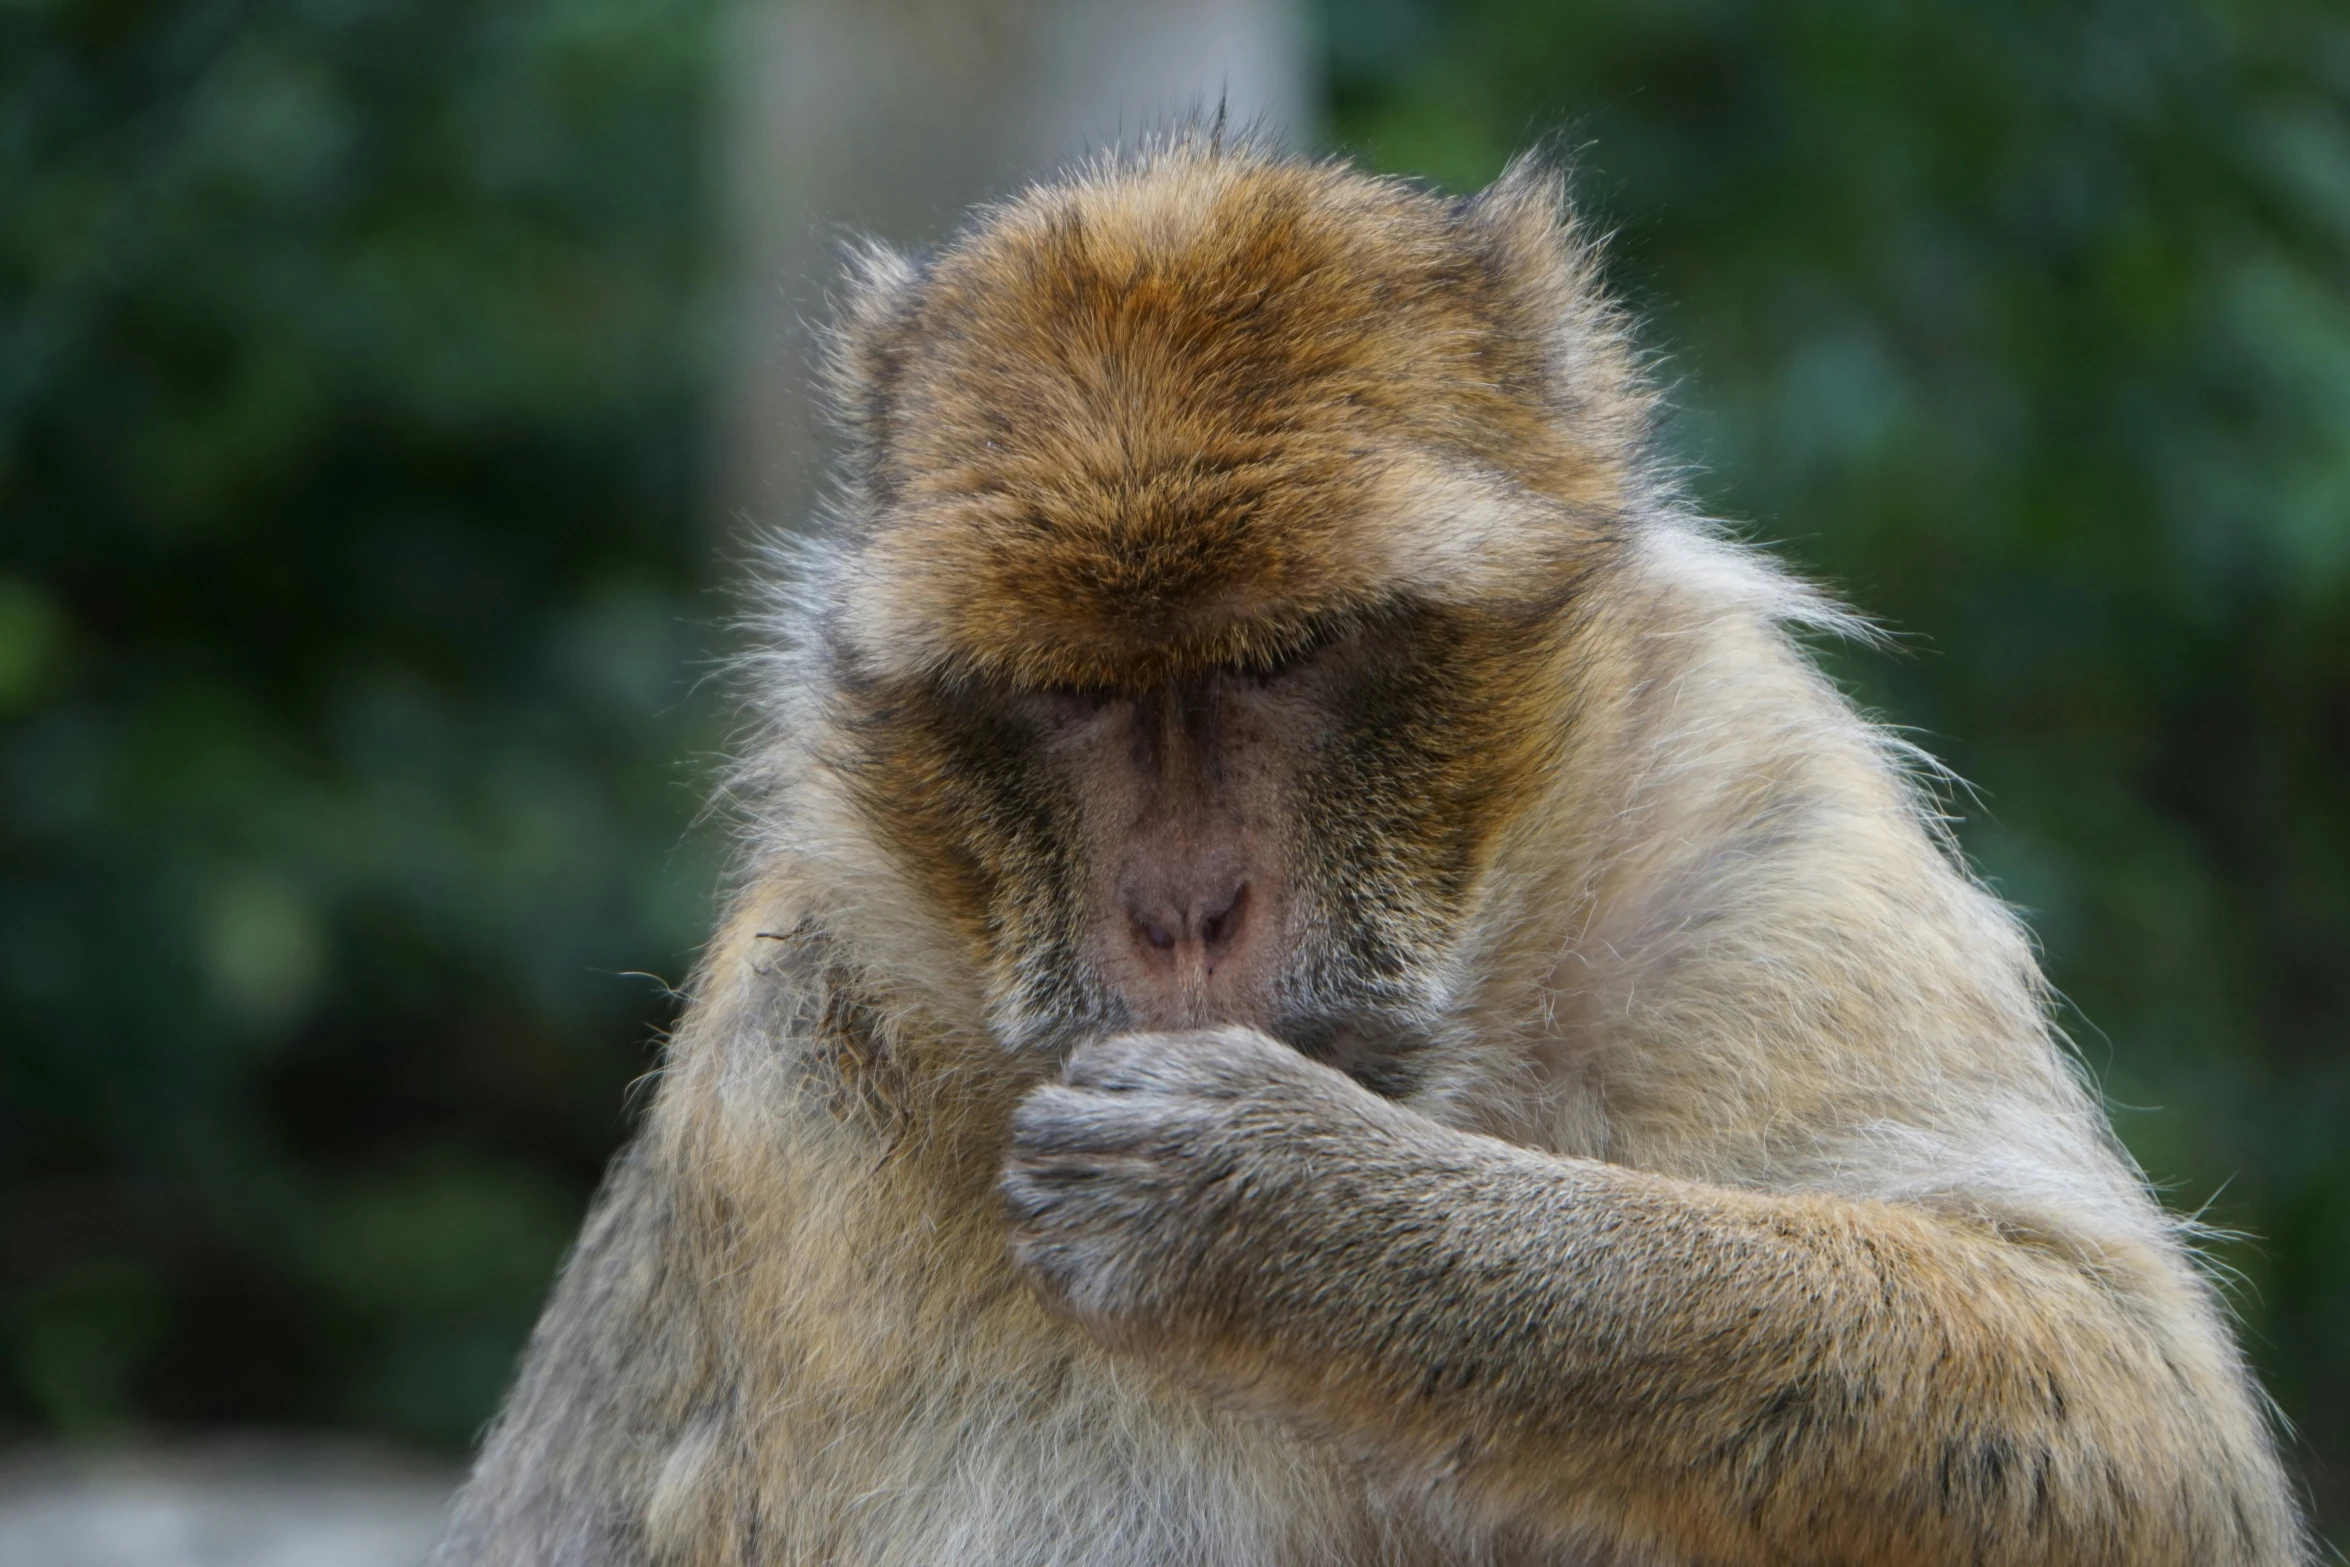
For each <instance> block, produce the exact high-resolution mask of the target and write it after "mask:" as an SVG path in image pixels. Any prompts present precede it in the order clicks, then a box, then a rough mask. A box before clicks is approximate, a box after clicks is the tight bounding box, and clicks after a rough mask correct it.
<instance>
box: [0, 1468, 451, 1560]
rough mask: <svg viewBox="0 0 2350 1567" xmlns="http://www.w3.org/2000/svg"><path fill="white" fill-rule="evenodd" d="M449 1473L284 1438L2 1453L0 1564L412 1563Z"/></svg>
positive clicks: (443, 1498) (439, 1506) (427, 1536)
mask: <svg viewBox="0 0 2350 1567" xmlns="http://www.w3.org/2000/svg"><path fill="white" fill-rule="evenodd" d="M456 1478H457V1477H456V1476H455V1475H454V1474H453V1473H451V1472H449V1471H447V1470H444V1469H441V1468H439V1467H436V1466H434V1465H431V1464H426V1463H420V1462H416V1461H413V1460H408V1459H404V1458H401V1457H398V1456H396V1455H391V1454H386V1453H383V1452H380V1451H377V1450H375V1449H371V1448H365V1447H358V1446H346V1445H341V1444H334V1443H317V1442H304V1441H299V1440H290V1439H245V1440H225V1441H214V1442H210V1443H207V1444H205V1445H204V1446H201V1447H195V1448H186V1449H140V1450H135V1451H112V1452H103V1453H81V1452H70V1451H38V1452H18V1453H9V1454H0V1567H419V1564H420V1563H421V1562H422V1561H423V1560H424V1557H425V1553H426V1552H428V1551H429V1550H431V1549H432V1546H433V1542H434V1541H435V1540H436V1539H437V1538H438V1537H439V1534H440V1527H441V1518H442V1512H443V1509H444V1508H445V1507H446V1505H447V1502H448V1498H449V1492H450V1490H451V1488H452V1487H453V1486H454V1485H455V1484H456Z"/></svg>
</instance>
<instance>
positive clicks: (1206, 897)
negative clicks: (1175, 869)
mask: <svg viewBox="0 0 2350 1567" xmlns="http://www.w3.org/2000/svg"><path fill="white" fill-rule="evenodd" d="M1126 913H1127V918H1128V919H1129V920H1130V921H1131V923H1132V925H1133V929H1134V942H1135V945H1136V946H1137V947H1139V948H1141V949H1142V953H1143V956H1144V957H1146V958H1150V959H1153V960H1155V961H1157V962H1161V963H1180V962H1182V961H1183V960H1184V959H1185V958H1187V957H1189V956H1191V955H1192V954H1193V953H1195V952H1196V953H1197V954H1198V956H1199V959H1200V960H1201V961H1203V962H1204V963H1205V964H1206V965H1207V966H1208V967H1210V968H1213V967H1214V966H1215V964H1216V961H1217V960H1218V959H1219V958H1221V957H1223V956H1224V955H1225V954H1226V953H1227V952H1229V951H1231V950H1232V947H1233V945H1234V943H1236V942H1238V941H1239V939H1240V931H1241V926H1242V924H1243V922H1244V921H1245V919H1246V916H1247V914H1248V883H1247V882H1245V881H1241V880H1237V879H1233V878H1219V879H1216V880H1212V881H1207V882H1204V883H1201V884H1199V885H1197V886H1194V887H1190V888H1180V889H1178V888H1166V889H1161V890H1159V892H1158V894H1157V895H1156V896H1149V895H1144V896H1136V895H1133V894H1129V895H1128V897H1127V900H1126Z"/></svg>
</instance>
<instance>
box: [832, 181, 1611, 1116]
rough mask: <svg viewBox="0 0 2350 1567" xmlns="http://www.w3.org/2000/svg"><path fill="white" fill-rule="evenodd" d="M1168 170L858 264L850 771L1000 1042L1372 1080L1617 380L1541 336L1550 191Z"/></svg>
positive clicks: (847, 691) (1592, 518) (1588, 546)
mask: <svg viewBox="0 0 2350 1567" xmlns="http://www.w3.org/2000/svg"><path fill="white" fill-rule="evenodd" d="M1186 168H1187V166H1186V165H1183V164H1181V162H1180V161H1179V160H1178V161H1177V162H1171V163H1168V164H1165V165H1164V166H1163V167H1161V168H1160V170H1159V171H1158V172H1156V173H1154V174H1152V175H1150V176H1149V177H1148V178H1143V179H1138V180H1136V181H1132V182H1121V183H1119V184H1118V185H1117V188H1116V190H1115V192H1114V193H1112V192H1109V191H1108V190H1107V189H1106V188H1105V190H1103V191H1100V192H1095V193H1091V194H1089V193H1088V192H1087V191H1086V190H1085V189H1079V188H1072V189H1070V190H1068V191H1065V192H1063V193H1061V194H1058V195H1052V196H1045V197H1039V198H1037V199H1036V200H1034V201H1032V202H1030V203H1028V204H1025V205H1021V206H1017V207H1014V208H1011V209H1007V210H1005V211H1003V212H1000V213H997V214H995V215H993V216H991V217H990V218H989V219H988V220H987V221H986V222H985V223H983V224H982V225H980V226H979V227H978V228H977V229H975V230H974V231H973V232H971V233H970V234H968V235H966V236H964V237H963V238H962V239H960V240H958V241H956V242H955V243H953V244H951V245H950V246H948V247H947V248H946V249H945V250H944V251H943V252H942V253H940V254H939V255H938V256H937V257H935V258H934V259H932V260H931V261H930V262H929V263H928V264H926V265H925V266H924V267H922V268H920V269H915V268H913V267H910V266H902V265H895V264H882V263H878V262H877V263H875V264H874V265H873V267H872V268H871V269H870V270H869V272H868V275H867V278H866V282H865V285H864V290H863V292H862V294H861V296H860V297H859V299H858V300H857V301H856V302H855V303H854V304H853V306H852V308H851V311H850V313H849V319H848V320H847V321H846V322H845V323H844V330H843V334H842V338H841V341H840V343H839V345H838V354H837V358H836V363H835V375H836V391H837V392H838V393H839V394H840V398H841V412H842V414H843V417H844V419H845V420H846V422H847V424H848V426H849V429H850V432H851V433H852V434H853V435H854V436H855V437H856V450H855V452H854V453H853V460H852V461H851V463H850V465H849V468H848V470H847V473H846V475H845V477H846V478H847V480H848V482H847V485H846V487H845V491H844V495H843V500H842V505H841V508H840V510H841V516H842V520H843V521H844V522H845V523H847V524H848V525H849V526H848V527H847V528H846V529H845V532H844V537H843V539H842V541H841V550H842V554H841V557H840V566H839V569H838V570H837V571H836V572H834V573H833V574H832V575H830V576H829V577H828V578H827V579H826V580H825V581H824V582H823V583H822V585H821V587H822V591H823V595H824V597H823V603H824V611H823V613H824V624H823V630H822V635H823V637H824V639H825V641H826V643H827V645H828V648H829V649H830V650H831V652H832V654H833V655H834V661H833V667H834V669H835V670H836V671H837V672H838V673H839V675H840V681H839V689H840V691H841V693H842V695H843V697H844V699H845V702H846V707H847V712H846V714H845V717H846V719H847V722H846V723H845V724H844V726H843V731H842V732H843V733H846V734H849V735H851V736H853V737H854V739H853V742H852V749H853V753H854V754H853V757H852V762H851V765H850V766H849V767H847V768H846V769H844V770H843V774H842V776H844V777H845V778H847V779H849V780H850V782H851V784H852V787H854V788H855V789H856V790H857V791H858V793H859V796H860V800H861V803H862V805H863V807H864V809H865V811H866V814H867V816H868V818H869V819H870V820H871V821H873V822H874V823H876V824H877V825H878V827H879V829H880V831H881V832H882V834H883V836H884V838H885V839H886V840H887V841H888V842H889V843H890V844H891V845H892V846H893V848H894V849H895V851H896V852H897V855H898V858H899V860H900V863H901V864H902V865H903V866H904V867H905V869H906V871H907V873H908V874H909V875H910V876H912V877H913V878H914V879H915V881H916V882H917V883H918V884H919V885H921V886H923V887H925V888H927V889H929V890H930V891H931V892H932V894H934V896H935V900H936V901H935V907H936V908H937V909H938V910H940V911H942V913H943V917H944V919H945V920H946V922H947V923H948V924H949V925H950V926H952V927H953V928H954V930H955V932H956V935H957V938H958V940H959V942H960V944H961V947H962V949H963V951H965V952H966V953H968V954H970V955H971V957H972V960H973V963H974V965H975V966H976V967H977V968H978V970H979V971H980V972H982V973H983V974H984V975H985V976H986V979H987V987H988V1000H989V1005H990V1007H991V1009H992V1012H991V1018H992V1022H993V1024H994V1026H995V1028H996V1030H997V1031H998V1032H999V1033H1000V1034H1001V1035H1003V1036H1004V1037H1005V1038H1007V1039H1008V1040H1010V1041H1013V1042H1015V1043H1019V1044H1023V1045H1049V1044H1056V1043H1059V1042H1063V1041H1067V1040H1070V1039H1073V1038H1075V1037H1077V1036H1079V1035H1082V1034H1086V1033H1090V1032H1097V1031H1101V1030H1106V1029H1119V1028H1135V1027H1145V1026H1150V1027H1178V1026H1190V1025H1200V1024H1210V1023H1219V1022H1247V1023H1253V1024H1256V1025H1259V1026H1261V1027H1265V1028H1268V1029H1269V1030H1271V1031H1273V1032H1276V1033H1278V1034H1280V1035H1281V1036H1282V1037H1284V1038H1287V1039H1289V1040H1290V1041H1291V1042H1293V1043H1295V1044H1297V1045H1298V1046H1300V1047H1301V1048H1304V1049H1307V1050H1309V1051H1313V1052H1316V1053H1319V1054H1322V1055H1324V1056H1325V1057H1327V1058H1329V1059H1332V1060H1335V1061H1338V1062H1340V1063H1341V1064H1343V1065H1346V1066H1348V1067H1350V1068H1351V1069H1353V1070H1355V1071H1356V1072H1357V1073H1358V1074H1359V1075H1362V1076H1364V1077H1366V1078H1368V1079H1371V1080H1374V1081H1383V1082H1387V1083H1391V1084H1401V1083H1405V1082H1408V1077H1409V1074H1408V1072H1407V1071H1406V1070H1405V1068H1404V1065H1403V1062H1404V1058H1405V1056H1406V1055H1408V1053H1409V1047H1410V1044H1411V1043H1412V1041H1414V1040H1415V1039H1417V1038H1419V1037H1422V1036H1423V1035H1425V1034H1426V1032H1427V1031H1428V1030H1429V1028H1430V1026H1431V1025H1432V1024H1433V1023H1434V1022H1435V1021H1436V1020H1437V1019H1438V1018H1439V1016H1440V1015H1441V1014H1442V1013H1443V1012H1444V1011H1445V1009H1446V1003H1447V1001H1448V1000H1449V991H1450V988H1451V983H1452V981H1451V978H1450V969H1451V967H1452V965H1451V961H1450V960H1451V955H1452V953H1453V952H1454V950H1455V948H1456V947H1457V946H1458V944H1459V943H1460V941H1461V939H1462V937H1463V934H1464V931H1465V930H1466V928H1467V924H1468V922H1469V920H1470V919H1471V918H1472V916H1473V912H1474V904H1475V899H1476V890H1477V888H1478V887H1479V886H1480V885H1481V878H1482V876H1483V873H1484V869H1485V865H1486V862H1487V860H1488V859H1489V858H1490V853H1491V848H1492V845H1493V844H1494V843H1495V842H1496V841H1497V839H1498V830H1499V825H1500V822H1501V820H1502V816H1503V811H1502V809H1501V808H1500V805H1501V802H1521V801H1524V800H1526V799H1528V798H1530V797H1531V796H1532V795H1533V794H1534V793H1535V792H1536V790H1535V787H1534V783H1533V775H1534V774H1535V773H1536V772H1537V771H1538V770H1539V766H1540V758H1541V755H1542V754H1543V751H1544V747H1545V746H1546V745H1547V744H1548V743H1549V737H1552V736H1554V735H1555V732H1556V730H1555V725H1556V717H1555V715H1554V714H1553V713H1552V712H1550V711H1548V710H1547V707H1546V704H1548V705H1555V703H1556V701H1557V697H1556V694H1555V693H1556V690H1557V686H1556V685H1555V683H1554V684H1552V685H1550V686H1549V687H1548V688H1547V689H1548V690H1549V691H1550V692H1551V693H1552V694H1551V695H1550V696H1548V697H1545V696H1543V695H1542V694H1541V693H1542V692H1543V690H1544V689H1545V685H1544V681H1543V679H1542V678H1541V677H1540V676H1539V675H1537V674H1536V673H1535V671H1537V670H1539V669H1540V668H1542V667H1544V654H1543V649H1544V648H1545V647H1547V646H1549V645H1551V643H1552V641H1554V640H1555V639H1552V638H1550V637H1549V628H1551V627H1553V626H1555V625H1556V624H1557V623H1558V617H1559V616H1560V615H1561V614H1563V613H1565V612H1566V608H1565V606H1567V605H1568V604H1569V603H1570V602H1571V600H1572V598H1573V596H1574V594H1575V592H1576V591H1577V584H1578V582H1579V581H1580V580H1581V574H1582V573H1583V572H1584V571H1586V570H1587V569H1588V568H1589V566H1590V563H1591V561H1592V560H1593V559H1595V558H1596V555H1595V551H1597V550H1598V549H1599V547H1600V545H1601V544H1602V543H1603V542H1604V538H1603V536H1604V535H1605V533H1606V527H1607V524H1606V519H1607V518H1608V517H1610V516H1611V515H1613V514H1614V509H1615V508H1616V506H1617V505H1618V503H1619V500H1620V498H1621V484H1620V480H1621V476H1622V469H1621V464H1620V462H1619V461H1618V458H1617V457H1616V456H1615V455H1613V454H1615V453H1617V452H1618V451H1619V450H1620V449H1621V448H1622V446H1623V444H1624V442H1623V439H1622V427H1626V426H1628V424H1629V422H1630V421H1632V420H1633V419H1634V418H1635V417H1636V415H1637V413H1638V407H1639V404H1638V399H1637V398H1636V397H1631V396H1629V395H1624V394H1621V393H1618V394H1615V396H1616V400H1615V401H1613V402H1611V401H1610V400H1609V398H1608V397H1607V396H1602V395H1600V394H1601V393H1602V392H1603V391H1605V390H1606V388H1607V387H1608V386H1611V385H1620V383H1621V380H1622V378H1621V376H1620V375H1618V374H1617V372H1616V371H1614V370H1611V369H1609V368H1608V364H1607V363H1606V362H1605V361H1606V358H1607V356H1606V355H1605V354H1604V353H1599V354H1597V355H1596V356H1595V351H1594V350H1593V348H1592V346H1591V345H1590V344H1589V343H1587V342H1582V341H1581V340H1578V341H1577V343H1576V344H1575V345H1572V349H1573V351H1572V352H1571V353H1570V352H1569V351H1568V348H1569V346H1570V345H1567V344H1566V343H1564V341H1563V340H1562V339H1561V338H1560V337H1559V335H1558V328H1559V324H1560V322H1561V320H1562V319H1563V318H1562V314H1561V312H1562V311H1563V310H1564V308H1565V302H1567V301H1569V300H1571V298H1572V297H1574V294H1575V290H1576V287H1577V284H1576V280H1575V277H1574V276H1573V275H1571V274H1572V266H1571V264H1570V261H1569V259H1568V257H1567V256H1566V255H1565V253H1564V252H1562V251H1561V250H1560V248H1559V246H1558V243H1557V234H1556V230H1555V211H1553V210H1551V209H1549V208H1548V207H1547V206H1543V205H1541V204H1539V203H1536V204H1525V203H1514V202H1512V201H1500V202H1497V203H1488V204H1477V203H1468V204H1463V203H1458V202H1451V201H1445V200H1441V199H1437V198H1433V197H1429V196H1426V195H1424V194H1420V193H1416V192H1413V191H1410V190H1408V189H1406V188H1405V187H1402V186H1388V185H1376V186H1368V185H1363V184H1361V183H1360V182H1358V183H1357V184H1355V185H1352V186H1349V187H1347V189H1346V191H1345V192H1344V193H1343V199H1334V197H1335V194H1336V193H1335V192H1334V190H1333V189H1332V188H1330V182H1331V180H1333V179H1334V178H1335V176H1334V175H1332V174H1331V173H1330V172H1329V171H1326V170H1319V169H1316V168H1309V167H1304V166H1298V167H1294V168H1285V169H1280V170H1275V169H1271V168H1268V169H1266V170H1264V171H1261V174H1262V177H1251V178H1249V179H1246V180H1233V179H1227V178H1225V177H1223V176H1221V175H1215V176H1213V177H1194V175H1195V174H1207V173H1208V172H1209V171H1205V170H1199V171H1193V172H1188V173H1187V172H1186ZM1586 324H1587V325H1588V324H1589V323H1586ZM1602 325H1604V323H1603V324H1602ZM1602 437H1604V439H1603V438H1602Z"/></svg>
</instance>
